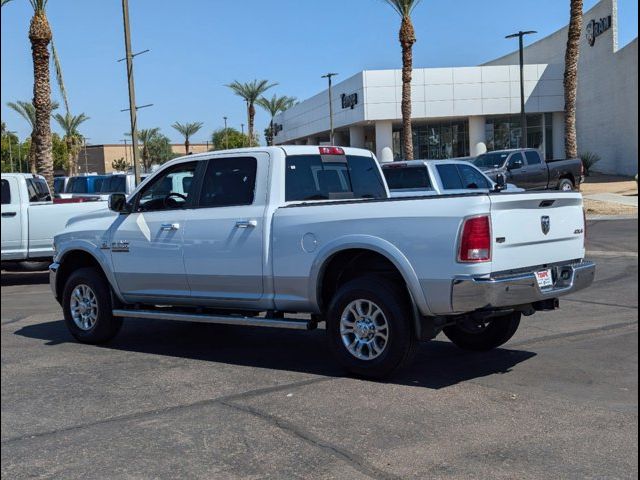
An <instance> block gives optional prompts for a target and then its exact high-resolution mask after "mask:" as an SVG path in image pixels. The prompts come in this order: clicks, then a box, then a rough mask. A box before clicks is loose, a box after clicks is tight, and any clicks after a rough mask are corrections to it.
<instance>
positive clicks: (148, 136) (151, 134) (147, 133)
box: [138, 127, 160, 172]
mask: <svg viewBox="0 0 640 480" xmlns="http://www.w3.org/2000/svg"><path fill="white" fill-rule="evenodd" d="M159 134H160V129H159V128H158V127H154V128H144V129H142V130H140V131H139V132H138V140H140V142H141V143H142V155H141V157H142V159H141V160H142V166H143V168H144V171H145V172H148V171H149V169H150V168H151V152H149V142H150V141H152V140H153V139H154V138H155V137H157V136H158V135H159Z"/></svg>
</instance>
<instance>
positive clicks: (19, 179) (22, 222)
mask: <svg viewBox="0 0 640 480" xmlns="http://www.w3.org/2000/svg"><path fill="white" fill-rule="evenodd" d="M1 182H2V263H5V262H22V261H27V260H33V261H40V260H51V259H52V258H53V236H54V235H55V234H56V233H58V232H60V231H62V230H63V229H64V227H65V224H66V223H67V221H68V220H69V219H70V218H71V217H73V216H75V215H80V214H82V213H87V212H93V211H96V210H100V209H102V210H105V211H108V210H107V204H106V202H83V203H80V204H66V205H54V204H53V202H52V201H51V192H50V191H49V186H48V185H47V182H46V181H45V179H44V178H43V177H41V176H39V175H32V174H30V173H3V174H2V180H1Z"/></svg>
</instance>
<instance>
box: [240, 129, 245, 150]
mask: <svg viewBox="0 0 640 480" xmlns="http://www.w3.org/2000/svg"><path fill="white" fill-rule="evenodd" d="M240 131H241V132H242V146H243V147H244V146H245V145H244V123H241V124H240Z"/></svg>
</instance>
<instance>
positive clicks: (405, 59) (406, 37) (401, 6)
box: [385, 0, 421, 160]
mask: <svg viewBox="0 0 640 480" xmlns="http://www.w3.org/2000/svg"><path fill="white" fill-rule="evenodd" d="M385 1H386V2H387V3H388V4H389V5H391V7H392V8H393V9H394V10H395V11H396V12H397V13H398V14H399V15H400V17H402V22H401V23H400V32H399V35H398V38H399V40H400V46H401V47H402V144H403V147H404V158H405V159H406V160H413V134H412V131H411V74H412V73H413V44H414V43H416V33H415V30H414V29H413V23H412V22H411V12H412V11H413V9H414V8H415V7H416V6H417V5H418V4H419V3H420V1H421V0H385Z"/></svg>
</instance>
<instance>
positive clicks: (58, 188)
mask: <svg viewBox="0 0 640 480" xmlns="http://www.w3.org/2000/svg"><path fill="white" fill-rule="evenodd" d="M63 192H64V178H54V179H53V193H63Z"/></svg>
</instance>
